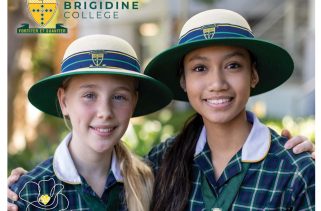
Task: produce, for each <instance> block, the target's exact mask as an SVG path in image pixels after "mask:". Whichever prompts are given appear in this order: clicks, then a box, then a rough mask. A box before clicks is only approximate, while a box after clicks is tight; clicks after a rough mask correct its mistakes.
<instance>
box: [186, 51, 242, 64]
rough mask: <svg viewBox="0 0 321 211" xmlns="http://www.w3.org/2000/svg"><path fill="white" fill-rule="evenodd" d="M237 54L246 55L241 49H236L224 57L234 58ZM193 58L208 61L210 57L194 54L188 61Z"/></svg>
mask: <svg viewBox="0 0 321 211" xmlns="http://www.w3.org/2000/svg"><path fill="white" fill-rule="evenodd" d="M235 56H240V57H243V58H245V57H246V55H245V53H243V52H241V51H239V50H236V51H234V52H231V53H228V54H226V55H224V56H223V58H222V59H224V60H225V59H229V58H232V57H235ZM193 60H202V61H208V60H209V59H208V58H207V57H206V56H200V55H196V56H193V57H192V58H190V59H189V60H188V62H191V61H193Z"/></svg>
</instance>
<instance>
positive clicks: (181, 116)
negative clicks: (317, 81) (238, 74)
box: [8, 106, 315, 173]
mask: <svg viewBox="0 0 321 211" xmlns="http://www.w3.org/2000/svg"><path fill="white" fill-rule="evenodd" d="M172 107H173V106H169V107H166V108H165V109H162V110H161V111H159V112H156V113H153V114H151V115H147V116H144V117H137V118H133V119H132V121H131V124H130V126H129V129H128V130H127V132H126V135H125V136H124V137H123V140H124V141H125V143H126V145H127V146H128V147H129V148H130V149H131V150H132V151H133V152H135V153H136V154H137V155H140V156H143V155H145V154H147V153H148V151H149V150H150V149H151V148H152V147H153V146H155V145H156V144H158V143H160V142H161V141H164V140H165V139H166V138H168V137H170V136H173V135H175V134H177V133H178V131H179V130H180V129H181V128H182V127H183V125H184V122H185V121H186V120H187V119H188V117H190V116H192V115H193V113H194V112H193V111H192V110H191V109H184V110H183V111H175V112H173V109H172ZM43 118H44V119H43V120H42V122H44V123H43V124H40V125H39V128H38V129H37V131H38V139H37V141H35V142H33V143H32V144H29V145H27V148H26V149H25V150H24V151H22V152H19V153H17V154H14V155H10V154H9V157H8V161H9V162H8V173H10V171H11V170H12V169H13V168H15V167H18V166H21V167H23V168H25V169H27V170H30V169H32V168H33V167H34V166H35V165H36V164H38V163H39V162H41V161H43V160H46V159H47V158H48V157H49V156H52V155H53V154H54V151H55V149H56V147H57V146H58V144H59V141H60V140H62V139H63V137H64V136H65V135H66V134H67V133H68V131H67V129H66V126H65V125H64V122H63V120H61V119H58V118H55V117H51V116H48V115H44V116H43ZM262 121H263V122H264V123H266V124H267V125H268V126H269V127H271V128H273V129H274V130H276V131H277V132H278V133H280V132H281V130H282V129H283V128H286V129H288V130H290V131H291V133H292V135H299V134H300V135H304V136H306V137H308V138H309V139H310V140H311V141H312V142H314V140H315V136H314V135H315V133H314V117H306V118H295V119H293V118H292V117H289V116H286V117H284V118H283V119H269V118H266V119H263V120H262Z"/></svg>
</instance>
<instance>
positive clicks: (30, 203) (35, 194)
mask: <svg viewBox="0 0 321 211" xmlns="http://www.w3.org/2000/svg"><path fill="white" fill-rule="evenodd" d="M63 191H64V186H63V185H62V184H56V182H55V180H54V179H53V178H50V179H48V180H46V179H44V180H41V181H39V182H34V181H28V182H27V183H25V185H24V186H23V188H22V189H21V191H20V192H19V198H20V199H21V200H22V201H24V202H25V203H26V204H27V207H26V210H38V209H41V210H59V211H61V210H67V208H68V207H69V200H68V198H67V197H66V195H65V194H63Z"/></svg>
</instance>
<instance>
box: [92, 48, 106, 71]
mask: <svg viewBox="0 0 321 211" xmlns="http://www.w3.org/2000/svg"><path fill="white" fill-rule="evenodd" d="M91 60H92V61H93V63H94V65H95V66H96V67H98V66H100V65H101V63H102V62H103V61H104V51H92V52H91Z"/></svg>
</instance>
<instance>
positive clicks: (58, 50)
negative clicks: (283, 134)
mask: <svg viewBox="0 0 321 211" xmlns="http://www.w3.org/2000/svg"><path fill="white" fill-rule="evenodd" d="M60 6H61V5H60ZM209 8H225V9H232V10H234V11H236V12H238V13H240V14H242V15H243V16H244V17H245V18H246V19H247V20H248V21H249V22H250V24H251V26H252V30H253V32H254V34H255V35H256V36H257V37H259V38H262V39H267V40H270V41H272V42H274V43H276V44H278V45H281V46H283V47H284V48H286V49H287V50H288V51H289V52H290V54H291V55H292V57H293V58H294V62H295V71H294V74H293V75H292V77H291V78H290V79H289V80H288V81H287V82H286V83H285V84H283V85H282V86H280V87H278V88H277V89H276V90H273V91H271V92H269V93H266V94H262V95H259V96H256V97H253V98H251V99H250V101H249V103H248V109H250V110H252V111H254V112H255V113H256V114H257V115H258V116H259V117H260V118H261V119H262V120H263V121H264V122H265V123H266V124H268V125H269V126H270V127H271V128H273V129H275V130H277V131H278V132H280V130H281V129H282V128H287V129H289V130H290V131H291V132H292V134H293V135H298V134H300V135H304V136H306V137H308V138H309V139H310V140H311V141H313V142H314V140H315V137H314V134H315V133H314V131H315V128H314V114H315V106H314V105H315V102H314V95H315V82H314V81H315V78H314V71H315V70H314V69H315V68H314V62H315V55H314V46H315V35H314V34H315V28H314V26H315V22H314V21H315V20H314V0H238V1H235V0H216V1H215V0H178V1H170V0H144V1H140V7H139V10H135V11H123V12H122V14H120V15H119V16H120V18H119V19H118V20H114V19H110V20H106V19H102V20H88V19H87V20H81V21H79V20H78V21H75V20H64V19H63V18H62V17H61V13H58V14H57V16H56V17H55V19H57V20H59V22H63V23H64V25H66V26H67V28H68V30H69V32H68V34H67V35H17V34H16V28H17V27H19V25H20V23H22V22H26V21H28V22H31V23H32V19H31V18H30V16H29V15H28V13H27V11H26V5H25V1H23V0H9V1H8V26H9V28H8V170H9V172H10V170H11V169H12V168H14V167H17V166H22V167H24V168H26V169H31V168H32V167H33V166H35V165H36V164H37V163H39V162H41V161H42V160H45V159H47V158H48V157H49V156H51V155H53V153H54V150H55V148H56V147H57V145H58V144H59V141H60V140H62V138H63V137H64V136H65V135H66V134H67V133H68V130H67V128H66V127H65V125H64V122H63V121H62V120H60V119H58V118H55V117H51V116H49V115H44V114H43V113H41V112H40V111H38V110H37V109H36V108H34V107H33V106H32V105H31V104H30V103H29V102H28V99H27V95H26V94H27V92H28V89H29V88H30V86H31V85H32V84H33V83H34V82H35V81H37V80H39V79H41V78H43V77H46V76H49V75H52V74H55V73H58V72H59V71H60V61H61V59H62V57H63V53H64V50H65V49H66V47H67V46H68V44H69V43H70V42H72V41H73V40H74V39H76V38H77V37H79V36H83V35H88V34H95V33H102V34H112V35H116V36H119V37H121V38H123V39H125V40H127V41H128V42H129V43H130V44H132V45H133V47H134V48H135V50H136V52H137V53H138V56H139V58H140V59H141V61H142V66H143V67H145V66H146V64H147V63H148V61H150V59H151V58H153V57H154V56H155V55H157V54H158V53H159V52H161V51H162V50H164V49H166V48H168V47H170V46H172V45H174V44H175V43H176V42H177V39H178V35H179V32H180V28H181V27H182V24H183V23H184V22H185V21H186V20H187V19H188V18H189V17H191V16H192V15H194V14H196V13H198V12H200V11H203V10H207V9H209ZM61 10H62V9H61ZM192 114H193V111H192V110H191V108H190V106H189V105H188V104H187V103H183V102H172V103H171V104H170V105H169V106H167V107H166V108H164V109H162V110H161V111H159V112H156V113H153V114H151V115H147V116H144V117H138V118H133V119H132V120H131V123H130V126H129V128H128V130H127V132H126V135H125V137H124V138H123V140H124V141H125V142H126V143H127V145H128V147H130V148H131V149H132V150H133V151H134V152H136V153H137V154H138V155H144V154H146V153H147V152H148V151H149V150H150V148H151V147H152V146H154V145H155V144H157V143H159V142H161V141H164V140H165V139H166V138H168V137H170V136H172V135H174V134H176V133H177V132H178V131H179V129H180V128H181V127H182V126H183V124H184V122H185V120H186V119H187V118H188V117H189V116H191V115H192Z"/></svg>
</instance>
